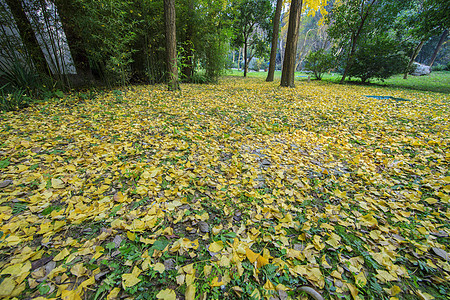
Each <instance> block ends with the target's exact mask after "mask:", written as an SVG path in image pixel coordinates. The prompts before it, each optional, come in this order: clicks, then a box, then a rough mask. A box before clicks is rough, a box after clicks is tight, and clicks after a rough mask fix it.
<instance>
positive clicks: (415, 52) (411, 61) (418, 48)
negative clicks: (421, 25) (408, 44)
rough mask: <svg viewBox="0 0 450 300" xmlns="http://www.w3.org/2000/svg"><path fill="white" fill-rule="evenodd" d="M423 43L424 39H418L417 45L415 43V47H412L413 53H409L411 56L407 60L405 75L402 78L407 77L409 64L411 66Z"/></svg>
mask: <svg viewBox="0 0 450 300" xmlns="http://www.w3.org/2000/svg"><path fill="white" fill-rule="evenodd" d="M423 44H425V41H424V40H423V41H420V43H419V45H417V47H416V49H414V51H413V53H412V55H411V58H410V60H409V63H408V67H406V70H405V75H404V76H403V79H408V73H409V70H410V69H411V66H412V64H413V62H414V60H415V59H416V57H417V55H419V52H420V50H421V49H422V47H423Z"/></svg>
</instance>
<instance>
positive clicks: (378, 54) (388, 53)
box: [348, 38, 409, 82]
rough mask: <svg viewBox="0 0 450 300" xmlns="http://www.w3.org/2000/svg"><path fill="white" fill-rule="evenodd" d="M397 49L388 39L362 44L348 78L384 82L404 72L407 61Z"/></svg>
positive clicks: (394, 43) (394, 42)
mask: <svg viewBox="0 0 450 300" xmlns="http://www.w3.org/2000/svg"><path fill="white" fill-rule="evenodd" d="M398 49H399V47H398V46H397V44H396V41H394V40H391V39H388V38H377V39H373V40H369V41H366V42H364V43H362V44H361V45H360V47H359V48H358V50H357V51H356V53H355V57H354V61H353V63H352V64H351V65H350V67H349V70H348V76H349V77H356V78H360V79H361V81H362V82H367V81H369V80H370V79H372V78H376V79H380V80H384V79H387V78H389V77H391V76H392V75H395V74H400V73H402V72H404V70H405V69H406V68H407V66H408V61H409V59H408V57H407V56H406V54H405V53H404V52H402V51H399V50H398Z"/></svg>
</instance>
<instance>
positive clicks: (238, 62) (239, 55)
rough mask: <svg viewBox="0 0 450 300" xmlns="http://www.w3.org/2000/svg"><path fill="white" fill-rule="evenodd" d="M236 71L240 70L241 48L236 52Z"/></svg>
mask: <svg viewBox="0 0 450 300" xmlns="http://www.w3.org/2000/svg"><path fill="white" fill-rule="evenodd" d="M237 69H238V70H240V69H241V48H239V52H238V61H237Z"/></svg>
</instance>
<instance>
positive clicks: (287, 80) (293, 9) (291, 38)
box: [281, 0, 303, 87]
mask: <svg viewBox="0 0 450 300" xmlns="http://www.w3.org/2000/svg"><path fill="white" fill-rule="evenodd" d="M302 5H303V0H292V1H291V6H290V12H289V25H288V32H287V37H286V50H285V53H284V61H283V69H282V72H281V86H284V87H295V83H294V77H295V58H296V57H297V44H298V34H299V28H300V17H301V13H302Z"/></svg>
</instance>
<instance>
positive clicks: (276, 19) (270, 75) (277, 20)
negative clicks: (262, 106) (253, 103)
mask: <svg viewBox="0 0 450 300" xmlns="http://www.w3.org/2000/svg"><path fill="white" fill-rule="evenodd" d="M282 6H283V0H277V6H276V8H275V16H274V17H273V34H272V48H271V49H270V62H269V72H268V73H267V78H266V81H268V82H270V81H273V77H274V74H275V67H276V64H277V62H276V59H277V45H278V34H279V32H280V17H281V8H282Z"/></svg>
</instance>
